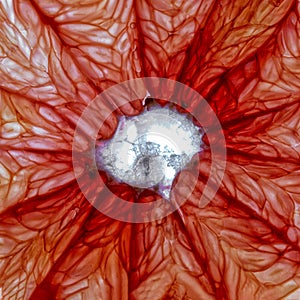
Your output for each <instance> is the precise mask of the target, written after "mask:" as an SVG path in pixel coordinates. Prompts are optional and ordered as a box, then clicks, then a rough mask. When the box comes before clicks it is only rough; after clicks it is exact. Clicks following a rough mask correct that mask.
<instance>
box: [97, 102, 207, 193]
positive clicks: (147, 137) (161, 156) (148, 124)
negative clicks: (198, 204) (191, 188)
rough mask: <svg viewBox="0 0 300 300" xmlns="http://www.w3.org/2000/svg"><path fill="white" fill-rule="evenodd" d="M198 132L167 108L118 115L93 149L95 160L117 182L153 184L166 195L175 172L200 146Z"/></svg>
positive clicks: (139, 184) (145, 185)
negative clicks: (105, 137)
mask: <svg viewBox="0 0 300 300" xmlns="http://www.w3.org/2000/svg"><path fill="white" fill-rule="evenodd" d="M201 138H202V134H201V133H200V131H199V128H198V127H197V126H195V125H194V124H193V122H192V121H191V120H189V119H187V118H186V116H185V115H182V114H180V113H178V112H177V111H174V110H172V109H169V108H160V107H159V108H154V109H152V110H145V111H144V112H143V113H141V114H140V115H138V116H134V117H121V118H120V120H119V125H118V128H117V130H116V132H115V134H114V136H113V137H112V138H111V139H110V140H107V141H102V142H101V143H100V144H99V145H98V146H97V149H96V160H97V164H98V166H99V167H100V168H101V169H104V170H105V171H107V172H108V173H109V174H110V175H111V176H112V177H114V178H115V179H117V180H118V181H120V182H125V183H127V184H129V185H131V186H134V187H137V188H150V189H151V188H153V189H155V190H156V191H158V192H159V193H160V194H161V195H162V196H163V197H165V198H166V199H169V196H170V190H171V186H172V182H173V180H174V178H175V176H176V175H177V174H178V172H180V171H181V170H182V169H183V168H184V167H185V166H186V164H187V163H188V162H189V161H190V160H191V158H192V157H193V155H194V154H196V153H197V152H199V151H200V150H201V143H202V142H201Z"/></svg>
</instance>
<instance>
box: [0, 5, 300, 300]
mask: <svg viewBox="0 0 300 300" xmlns="http://www.w3.org/2000/svg"><path fill="white" fill-rule="evenodd" d="M299 13H300V5H299V1H291V0H263V1H261V0H249V1H230V0H220V1H214V0H200V1H194V0H185V1H173V0H172V1H170V0H169V1H168V0H167V1H156V0H153V1H145V0H139V1H131V0H123V1H111V0H104V1H98V0H85V1H83V0H74V1H68V0H51V1H43V0H32V1H29V0H15V1H13V0H2V1H1V2H0V21H1V25H0V114H1V115H0V120H1V123H0V298H1V299H4V300H8V299H31V300H40V299H45V300H48V299H49V300H52V299H58V300H59V299H70V300H71V299H87V300H94V299H95V300H98V299H104V300H109V299H113V300H115V299H122V300H123V299H137V300H142V299H145V300H146V299H151V300H159V299H195V300H202V299H203V300H210V299H216V300H227V299H228V300H245V299H249V300H256V299H257V300H277V299H278V300H279V299H286V300H292V299H299V298H300V296H299V285H300V275H299V274H300V272H299V261H300V218H299V212H300V207H299V205H300V188H299V186H300V164H299V162H300V134H299V132H300V101H299V99H300V71H299V70H300V59H299V57H300V37H299V32H300V21H299V20H300V19H299ZM144 77H159V78H167V79H172V80H174V82H176V81H177V82H180V83H182V84H184V85H186V86H188V87H190V88H192V89H193V90H194V91H196V92H197V93H199V94H201V95H202V97H204V99H205V100H206V101H207V103H209V105H210V107H211V109H212V110H213V111H214V112H215V114H216V115H217V117H218V120H219V121H220V124H221V126H222V134H223V135H224V136H225V139H226V150H227V157H226V168H225V173H224V176H223V175H220V173H222V172H221V171H220V170H221V163H222V159H221V158H220V159H219V157H218V153H215V155H214V159H212V152H211V151H210V149H211V148H212V147H216V149H218V145H219V143H220V140H219V138H218V137H219V136H220V130H218V129H217V128H215V127H214V121H213V119H212V118H211V117H210V116H211V114H210V113H209V112H208V111H206V110H205V109H204V108H203V106H201V105H200V103H199V101H196V100H193V99H192V98H188V97H180V95H177V96H178V99H180V101H179V103H178V104H179V107H178V111H180V107H183V108H187V109H189V111H191V112H193V113H194V114H196V115H203V116H205V115H206V116H207V117H206V119H205V122H206V124H205V126H209V127H210V128H212V130H211V132H210V133H211V134H210V137H209V139H208V137H206V136H205V135H204V136H203V142H204V143H205V144H206V145H207V148H205V149H204V151H202V152H201V157H200V159H199V164H198V165H197V168H198V170H199V174H198V175H197V176H195V174H194V173H193V172H190V171H189V170H185V171H183V173H184V174H185V176H184V178H185V180H182V181H181V182H180V184H178V185H177V186H176V189H175V190H174V193H175V194H174V195H175V196H174V197H175V198H176V199H175V200H174V201H180V199H185V198H186V201H185V202H184V204H183V205H181V206H180V208H178V209H177V210H176V211H174V212H173V213H172V214H169V215H168V216H164V211H165V210H167V209H168V207H167V206H168V205H171V204H172V203H171V202H166V203H165V202H161V203H162V204H161V205H160V206H159V207H157V208H156V210H155V211H153V214H154V215H155V216H156V218H155V221H151V222H145V223H131V222H121V221H118V220H115V219H113V218H110V217H108V216H107V215H105V214H102V213H101V212H99V210H97V209H95V207H94V206H93V205H91V203H90V202H89V201H87V199H86V195H84V194H83V193H82V189H80V188H79V186H78V182H77V180H76V178H75V175H74V169H73V164H72V143H73V140H74V132H75V128H76V124H77V122H78V120H79V119H80V116H81V115H82V113H83V112H84V110H85V109H86V107H87V106H88V105H89V104H90V103H91V102H92V101H93V99H94V98H95V97H96V96H97V95H99V94H100V93H101V92H103V91H105V90H107V89H108V88H110V87H113V86H115V85H117V84H120V83H122V82H124V81H126V80H133V79H136V78H144ZM143 88H144V87H143V86H141V85H134V83H133V86H132V90H133V91H135V92H136V94H137V95H140V94H145V95H146V94H147V91H144V90H143ZM172 88H173V85H172V84H170V85H169V86H168V90H172ZM152 90H153V91H159V92H161V93H162V94H163V93H164V90H163V89H162V87H161V86H159V85H153V86H152ZM120 95H123V96H120V97H111V98H107V99H105V101H104V102H103V103H101V105H100V106H99V107H98V108H97V110H98V112H99V114H98V117H99V119H100V120H101V121H103V122H102V126H101V127H100V128H99V132H97V139H98V140H104V139H107V138H110V137H111V136H113V134H114V132H115V130H116V128H117V126H118V118H119V117H122V116H126V117H128V116H133V115H139V114H140V113H141V112H142V110H143V100H144V98H139V97H136V100H135V101H133V102H132V101H129V100H130V99H128V98H127V97H126V96H125V91H124V93H123V94H122V93H120ZM174 95H176V89H174ZM150 96H151V95H150ZM132 97H133V98H134V95H132ZM158 102H159V103H160V104H161V105H162V106H163V105H164V100H163V97H162V98H161V99H158ZM112 107H114V108H116V109H115V111H114V112H113V113H111V110H112V109H111V108H112ZM94 121H95V120H94V119H91V120H90V123H89V122H87V123H86V126H85V129H86V130H87V131H88V130H89V129H90V128H92V126H93V122H94ZM199 125H201V124H199ZM213 129H215V131H214V130H213ZM84 143H85V140H82V144H81V145H82V147H83V148H84V147H85V146H88V145H85V144H84ZM218 159H219V160H218ZM79 171H80V172H82V174H88V177H89V178H91V179H92V178H95V176H99V174H98V172H97V171H95V170H94V169H93V168H91V167H90V165H89V164H88V163H87V164H86V165H84V166H83V167H82V170H78V172H79ZM100 175H101V178H102V180H103V183H105V184H107V185H109V186H110V189H111V191H113V194H112V195H108V194H105V193H104V192H103V185H96V184H91V183H90V182H91V181H88V180H87V181H86V183H85V182H83V184H84V183H85V189H86V191H87V193H90V194H93V193H100V194H101V193H102V192H103V196H102V198H101V199H100V200H101V201H100V203H98V204H99V205H101V207H102V208H105V209H106V210H108V211H109V210H110V209H112V208H113V206H114V204H115V203H116V198H117V197H122V198H123V199H125V200H126V201H127V202H128V203H136V202H139V203H151V202H154V201H156V200H158V198H160V197H159V195H158V194H157V193H155V192H154V191H151V190H145V191H143V192H142V193H140V194H137V192H136V190H135V189H134V188H133V187H132V186H130V185H128V184H125V183H118V182H114V181H110V179H109V178H108V176H107V174H105V173H101V172H100ZM191 181H193V182H195V183H196V185H195V187H194V188H193V191H192V193H190V191H189V186H190V182H191ZM217 182H221V184H220V185H218V189H217V193H216V194H215V193H214V192H213V191H214V190H215V189H216V185H217ZM204 189H206V192H205V195H204V196H205V197H207V202H206V203H208V204H207V205H206V206H203V207H202V206H201V207H200V206H199V199H200V198H201V197H203V194H204V193H203V191H204ZM210 191H212V192H211V194H210ZM210 195H211V196H210ZM118 209H120V211H122V207H120V208H118ZM126 213H127V215H128V218H129V219H130V218H133V217H134V213H133V212H132V211H130V210H128V211H126ZM160 216H163V217H162V218H159V217H160ZM297 290H298V292H297Z"/></svg>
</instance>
